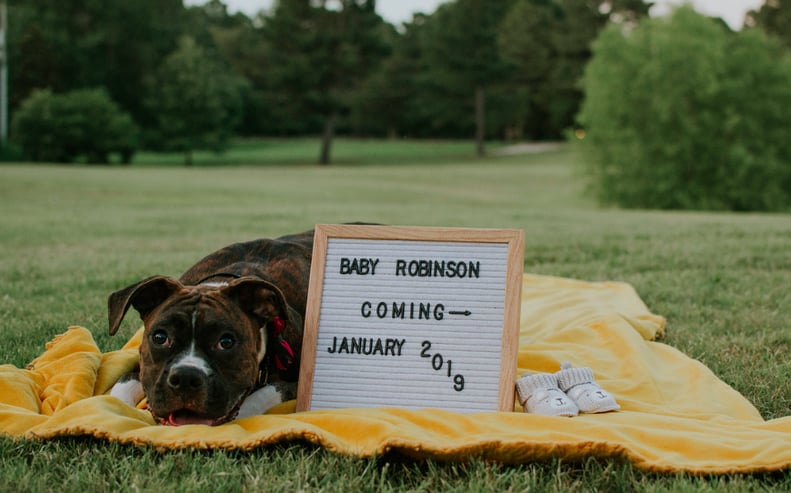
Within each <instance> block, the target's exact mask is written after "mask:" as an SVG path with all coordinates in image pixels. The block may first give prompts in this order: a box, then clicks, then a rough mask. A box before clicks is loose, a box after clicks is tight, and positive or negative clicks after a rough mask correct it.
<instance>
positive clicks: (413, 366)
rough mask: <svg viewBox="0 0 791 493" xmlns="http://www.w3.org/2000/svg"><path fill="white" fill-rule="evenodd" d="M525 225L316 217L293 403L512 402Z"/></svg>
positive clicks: (456, 405)
mask: <svg viewBox="0 0 791 493" xmlns="http://www.w3.org/2000/svg"><path fill="white" fill-rule="evenodd" d="M523 255H524V233H523V232H522V231H519V230H503V229H498V230H492V229H467V228H416V227H399V226H368V225H318V226H316V232H315V236H314V245H313V260H312V265H311V274H310V288H309V292H308V304H307V309H306V314H305V334H304V340H303V350H302V363H301V369H300V377H299V390H298V397H297V410H298V411H307V410H318V409H336V408H349V407H402V408H409V409H420V408H440V409H447V410H452V411H458V412H482V411H512V410H513V405H514V381H515V378H516V357H517V346H518V337H519V333H518V332H519V308H520V303H521V286H522V265H523Z"/></svg>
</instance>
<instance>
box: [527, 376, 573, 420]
mask: <svg viewBox="0 0 791 493" xmlns="http://www.w3.org/2000/svg"><path fill="white" fill-rule="evenodd" d="M516 391H517V394H519V403H520V404H522V407H524V410H525V412H528V413H534V414H544V415H547V416H576V415H577V414H579V410H578V409H577V406H576V404H574V402H573V401H572V400H571V399H569V397H568V396H567V395H566V394H564V393H563V392H562V391H561V390H560V389H559V388H558V381H557V378H555V375H553V374H551V373H537V374H535V375H528V374H525V375H523V376H522V378H520V379H519V380H518V381H517V382H516Z"/></svg>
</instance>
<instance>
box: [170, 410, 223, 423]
mask: <svg viewBox="0 0 791 493" xmlns="http://www.w3.org/2000/svg"><path fill="white" fill-rule="evenodd" d="M214 423H215V420H213V419H209V418H204V417H202V416H199V415H197V414H195V413H191V412H187V411H176V412H174V413H170V416H168V425H170V426H184V425H209V426H212V425H214Z"/></svg>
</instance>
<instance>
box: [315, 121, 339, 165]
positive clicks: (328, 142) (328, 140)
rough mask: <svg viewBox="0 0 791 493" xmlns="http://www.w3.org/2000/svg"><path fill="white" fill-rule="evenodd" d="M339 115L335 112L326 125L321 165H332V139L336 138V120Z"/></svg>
mask: <svg viewBox="0 0 791 493" xmlns="http://www.w3.org/2000/svg"><path fill="white" fill-rule="evenodd" d="M336 118H337V113H336V112H335V110H333V111H332V113H330V115H329V116H328V117H327V122H326V123H325V124H324V135H323V136H322V139H321V155H320V156H319V164H322V165H328V164H330V151H331V150H332V138H333V137H334V136H335V120H336Z"/></svg>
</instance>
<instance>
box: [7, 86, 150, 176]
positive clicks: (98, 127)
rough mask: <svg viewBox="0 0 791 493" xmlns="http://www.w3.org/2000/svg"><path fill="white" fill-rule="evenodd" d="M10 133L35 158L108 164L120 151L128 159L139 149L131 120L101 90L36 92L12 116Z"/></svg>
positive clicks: (125, 160) (38, 159) (26, 152)
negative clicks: (111, 155) (80, 159)
mask: <svg viewBox="0 0 791 493" xmlns="http://www.w3.org/2000/svg"><path fill="white" fill-rule="evenodd" d="M11 137H12V139H13V141H14V142H15V143H16V144H18V145H19V146H20V147H21V148H22V149H23V150H24V152H25V154H26V155H27V156H28V158H30V159H32V160H34V161H50V162H62V163H70V162H73V161H75V160H77V159H78V158H82V159H84V160H85V161H87V162H90V163H108V162H109V160H110V154H112V153H118V154H119V156H120V160H121V161H122V162H124V163H128V162H130V161H131V159H132V155H133V154H134V152H135V150H136V148H137V128H136V126H135V124H134V122H133V121H132V118H131V117H130V116H129V115H128V114H127V113H125V112H123V111H122V110H121V109H120V108H119V107H118V105H116V104H115V103H114V102H113V100H112V99H111V98H110V96H109V95H108V94H107V92H106V91H105V90H104V89H80V90H76V91H71V92H68V93H64V94H53V93H52V92H51V91H50V90H48V89H45V90H37V91H34V92H33V94H31V95H30V97H29V98H28V99H26V100H25V101H24V102H23V103H22V104H21V105H20V107H19V109H18V110H17V111H16V113H15V114H14V118H13V120H12V122H11Z"/></svg>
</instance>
